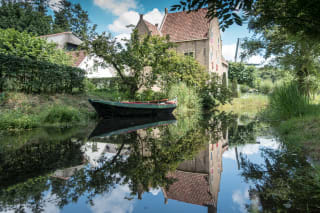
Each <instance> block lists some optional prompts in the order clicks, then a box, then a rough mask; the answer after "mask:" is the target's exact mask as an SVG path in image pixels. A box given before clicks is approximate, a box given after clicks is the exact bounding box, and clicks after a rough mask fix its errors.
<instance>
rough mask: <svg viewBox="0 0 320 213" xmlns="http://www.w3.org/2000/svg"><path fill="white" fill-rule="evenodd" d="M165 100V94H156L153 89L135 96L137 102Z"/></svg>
mask: <svg viewBox="0 0 320 213" xmlns="http://www.w3.org/2000/svg"><path fill="white" fill-rule="evenodd" d="M165 98H167V96H166V94H165V93H163V92H155V91H153V90H152V89H147V90H144V91H142V92H139V93H137V94H136V96H135V100H138V101H148V100H161V99H165Z"/></svg>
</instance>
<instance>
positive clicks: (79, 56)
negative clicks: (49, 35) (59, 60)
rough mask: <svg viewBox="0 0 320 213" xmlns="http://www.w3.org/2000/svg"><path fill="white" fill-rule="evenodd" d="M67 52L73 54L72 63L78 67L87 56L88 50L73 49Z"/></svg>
mask: <svg viewBox="0 0 320 213" xmlns="http://www.w3.org/2000/svg"><path fill="white" fill-rule="evenodd" d="M67 54H69V55H71V57H72V59H73V65H72V66H73V67H78V66H79V65H80V64H81V62H82V61H83V60H84V59H85V58H86V56H87V54H86V52H85V51H83V50H80V51H71V52H67Z"/></svg>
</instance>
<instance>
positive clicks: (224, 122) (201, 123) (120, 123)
mask: <svg viewBox="0 0 320 213" xmlns="http://www.w3.org/2000/svg"><path fill="white" fill-rule="evenodd" d="M277 211H278V212H320V175H319V174H317V173H316V172H315V169H314V168H313V166H312V165H311V164H310V163H309V162H308V160H307V158H306V157H305V155H303V154H302V153H301V151H300V150H298V149H295V148H294V147H286V146H284V145H283V144H282V143H281V142H280V140H279V139H278V138H277V137H276V136H275V134H274V133H273V131H272V129H271V128H269V127H268V125H266V124H264V123H261V122H259V121H257V120H251V119H249V118H248V117H246V116H236V115H230V114H225V113H221V114H211V115H204V116H196V115H195V116H191V117H185V118H179V119H178V120H176V118H174V117H168V118H161V119H157V120H154V119H138V120H137V119H136V120H126V119H113V120H104V121H102V122H100V123H99V124H97V126H96V127H94V126H88V127H84V128H80V129H79V128H75V129H52V128H48V129H45V128H44V129H37V130H34V131H28V132H22V133H10V134H9V133H6V134H4V133H3V135H0V212H97V213H104V212H115V213H125V212H130V213H131V212H277Z"/></svg>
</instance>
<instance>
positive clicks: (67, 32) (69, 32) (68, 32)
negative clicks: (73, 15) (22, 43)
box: [39, 31, 73, 38]
mask: <svg viewBox="0 0 320 213" xmlns="http://www.w3.org/2000/svg"><path fill="white" fill-rule="evenodd" d="M62 34H73V32H71V31H66V32H61V33H53V34H47V35H41V36H39V37H40V38H41V37H47V36H55V35H62Z"/></svg>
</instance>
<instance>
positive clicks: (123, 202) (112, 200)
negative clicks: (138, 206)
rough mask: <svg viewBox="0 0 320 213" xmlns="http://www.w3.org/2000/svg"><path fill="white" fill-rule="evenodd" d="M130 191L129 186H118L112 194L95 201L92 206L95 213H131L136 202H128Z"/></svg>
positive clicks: (97, 198)
mask: <svg viewBox="0 0 320 213" xmlns="http://www.w3.org/2000/svg"><path fill="white" fill-rule="evenodd" d="M129 197H130V189H129V186H128V185H123V186H119V185H118V186H117V187H116V188H115V189H113V190H112V191H111V193H108V194H105V195H102V196H97V197H95V198H94V199H93V206H90V207H89V208H90V209H91V211H92V212H94V213H112V212H117V213H126V212H128V213H131V212H132V211H133V208H134V203H135V200H128V199H125V198H129Z"/></svg>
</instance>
